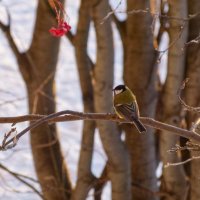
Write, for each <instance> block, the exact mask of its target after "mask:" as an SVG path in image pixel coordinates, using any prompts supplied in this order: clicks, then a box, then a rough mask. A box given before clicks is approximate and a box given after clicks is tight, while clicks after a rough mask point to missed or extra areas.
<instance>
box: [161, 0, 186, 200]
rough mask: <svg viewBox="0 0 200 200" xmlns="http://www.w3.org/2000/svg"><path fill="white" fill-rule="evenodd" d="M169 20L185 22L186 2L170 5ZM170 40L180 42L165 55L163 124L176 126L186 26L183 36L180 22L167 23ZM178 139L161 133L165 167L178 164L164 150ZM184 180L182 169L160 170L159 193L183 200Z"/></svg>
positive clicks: (168, 197)
mask: <svg viewBox="0 0 200 200" xmlns="http://www.w3.org/2000/svg"><path fill="white" fill-rule="evenodd" d="M169 16H174V17H180V18H185V17H187V2H186V0H184V1H182V0H179V1H169ZM169 23H170V28H169V37H170V43H173V42H174V41H176V40H177V37H178V35H179V34H180V33H181V37H180V39H178V40H177V41H176V42H175V44H174V45H173V46H172V47H171V48H170V49H169V54H168V72H167V79H166V82H165V85H164V91H163V96H162V105H163V119H162V121H163V122H164V123H168V124H171V125H174V126H179V125H180V121H181V116H180V111H181V105H180V102H179V101H178V98H177V90H178V88H179V87H180V85H181V83H182V81H183V76H184V72H185V70H184V69H185V54H184V53H182V51H181V50H182V48H183V45H184V43H185V42H186V40H187V26H186V25H185V27H184V29H183V31H182V32H180V31H181V27H182V26H183V21H177V20H170V21H169ZM179 140H180V137H179V136H176V135H169V134H168V133H167V132H165V131H162V134H161V136H160V154H161V160H162V161H163V164H164V165H165V164H166V163H167V162H171V163H173V162H180V161H181V157H180V155H179V154H175V153H172V154H169V153H167V150H169V149H171V148H172V147H174V146H175V144H177V143H179ZM186 186H187V185H186V176H185V172H184V168H183V166H182V165H180V166H176V167H169V168H163V179H162V190H164V191H165V192H167V193H169V194H171V195H169V196H167V197H166V198H164V199H167V200H175V199H184V198H185V196H186V195H187V194H186V193H185V191H186Z"/></svg>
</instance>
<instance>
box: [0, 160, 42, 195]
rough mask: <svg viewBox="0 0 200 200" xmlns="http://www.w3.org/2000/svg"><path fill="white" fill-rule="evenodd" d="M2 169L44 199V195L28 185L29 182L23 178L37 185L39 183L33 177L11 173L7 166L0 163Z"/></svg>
mask: <svg viewBox="0 0 200 200" xmlns="http://www.w3.org/2000/svg"><path fill="white" fill-rule="evenodd" d="M0 168H1V169H2V170H4V171H6V172H8V173H9V174H11V175H12V176H14V177H15V178H16V179H17V180H19V181H20V182H22V183H23V184H25V185H26V186H27V187H29V188H30V189H31V190H33V191H34V192H35V193H36V194H37V195H38V196H40V197H41V198H42V199H44V197H43V195H42V194H41V193H40V191H38V190H37V189H36V188H35V187H34V186H33V185H31V184H30V183H28V182H27V181H25V180H24V179H23V178H25V179H28V180H30V181H33V182H35V183H38V181H36V180H35V179H33V178H32V177H28V176H26V175H23V174H19V173H16V172H13V171H11V170H10V169H8V168H7V167H6V166H4V165H2V164H1V163H0Z"/></svg>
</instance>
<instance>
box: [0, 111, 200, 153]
mask: <svg viewBox="0 0 200 200" xmlns="http://www.w3.org/2000/svg"><path fill="white" fill-rule="evenodd" d="M26 116H28V117H27V118H26ZM26 116H20V117H11V118H9V117H7V118H0V121H5V119H6V121H7V123H8V122H9V123H16V122H17V120H20V121H21V122H22V121H29V120H30V119H32V120H33V119H36V118H39V117H40V119H39V120H37V121H35V122H33V123H32V124H31V125H30V126H28V127H27V128H25V129H24V130H22V131H21V132H20V133H18V134H17V135H16V136H15V137H13V138H11V139H10V140H8V141H6V142H4V144H2V146H1V150H6V149H7V146H8V145H9V144H11V143H13V142H14V141H18V140H19V138H20V137H22V136H23V135H24V134H25V133H27V132H28V131H30V130H31V129H33V128H36V127H38V126H39V125H41V124H43V123H47V122H50V123H55V122H63V121H72V120H106V121H115V122H119V123H132V122H130V121H125V120H123V119H120V118H118V117H117V115H116V114H111V113H82V112H75V111H71V110H64V111H60V112H57V113H53V114H50V115H47V116H42V115H33V116H32V115H26ZM22 119H23V120H22ZM140 120H141V121H142V123H144V124H145V125H147V126H149V127H152V128H155V129H158V130H166V131H168V133H169V134H177V135H180V136H182V137H185V138H188V139H191V140H194V141H196V142H197V143H200V135H198V134H196V133H195V132H193V131H188V130H185V129H182V128H178V127H175V126H172V125H169V124H165V123H162V122H159V121H156V120H154V119H152V118H148V117H141V118H140ZM15 145H16V144H15Z"/></svg>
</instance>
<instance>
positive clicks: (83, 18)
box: [72, 0, 95, 200]
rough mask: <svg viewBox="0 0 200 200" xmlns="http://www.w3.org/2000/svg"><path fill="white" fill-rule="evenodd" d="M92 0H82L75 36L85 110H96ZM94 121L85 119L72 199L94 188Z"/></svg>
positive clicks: (83, 195)
mask: <svg viewBox="0 0 200 200" xmlns="http://www.w3.org/2000/svg"><path fill="white" fill-rule="evenodd" d="M90 14H91V1H90V0H82V1H81V6H80V9H79V21H78V27H77V33H76V36H75V50H76V61H77V66H78V72H79V78H80V84H81V90H82V99H83V104H84V112H90V113H92V112H94V101H93V87H92V78H91V71H92V67H93V66H92V63H91V61H90V60H89V59H88V56H87V41H88V32H89V27H90V21H91V19H90V18H91V16H90ZM94 131H95V122H94V121H84V124H83V132H82V134H83V136H82V144H81V151H80V157H79V164H78V180H77V183H76V187H75V190H74V192H73V195H72V199H73V200H75V199H77V200H84V199H86V198H87V195H88V192H89V190H90V189H91V188H92V183H93V182H94V176H93V174H92V172H91V164H92V153H93V144H94Z"/></svg>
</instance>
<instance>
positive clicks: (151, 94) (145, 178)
mask: <svg viewBox="0 0 200 200" xmlns="http://www.w3.org/2000/svg"><path fill="white" fill-rule="evenodd" d="M149 7H150V5H149V1H147V0H140V1H137V0H128V4H127V9H128V11H131V10H133V9H144V10H145V9H146V8H149ZM151 23H152V17H151V16H150V15H148V14H144V13H138V14H130V15H128V19H127V22H126V25H127V27H126V33H127V35H126V45H125V46H126V49H125V52H126V54H125V68H124V80H125V84H126V85H128V87H129V88H130V89H131V90H132V91H133V92H134V94H135V95H136V97H137V101H138V104H139V108H140V111H141V116H149V117H154V116H155V107H156V102H157V91H156V89H155V88H156V87H155V84H156V71H157V68H156V65H155V55H156V54H155V51H154V48H153V35H152V32H151ZM124 128H125V131H126V141H127V144H128V147H129V150H130V153H131V164H132V165H131V166H132V168H131V169H132V171H131V176H132V181H133V185H132V195H133V198H134V200H150V199H151V200H155V199H157V197H156V196H152V194H151V193H149V192H148V190H151V191H156V190H157V178H156V154H155V138H154V135H153V134H152V133H153V130H152V129H150V128H147V134H145V135H141V134H139V133H138V131H137V130H136V129H135V127H134V126H133V125H126V126H124ZM144 187H145V188H147V190H145V189H142V188H144Z"/></svg>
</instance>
